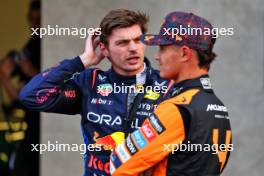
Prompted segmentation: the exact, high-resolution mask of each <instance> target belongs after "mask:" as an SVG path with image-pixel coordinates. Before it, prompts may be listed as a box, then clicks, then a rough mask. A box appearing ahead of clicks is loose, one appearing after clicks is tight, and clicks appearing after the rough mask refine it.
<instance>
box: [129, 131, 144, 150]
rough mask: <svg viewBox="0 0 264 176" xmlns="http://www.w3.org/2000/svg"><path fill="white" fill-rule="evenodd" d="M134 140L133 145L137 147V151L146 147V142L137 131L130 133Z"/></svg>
mask: <svg viewBox="0 0 264 176" xmlns="http://www.w3.org/2000/svg"><path fill="white" fill-rule="evenodd" d="M132 136H133V138H134V141H135V144H136V145H137V146H138V148H139V149H142V148H144V147H145V146H146V145H147V141H146V140H145V139H144V137H143V135H142V134H141V133H140V131H139V130H136V131H134V132H133V133H132Z"/></svg>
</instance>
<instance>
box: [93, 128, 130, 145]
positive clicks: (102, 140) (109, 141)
mask: <svg viewBox="0 0 264 176" xmlns="http://www.w3.org/2000/svg"><path fill="white" fill-rule="evenodd" d="M93 139H94V141H95V144H93V145H94V147H95V146H98V145H100V146H101V147H102V148H103V149H104V150H112V149H114V148H115V147H116V145H118V144H120V143H122V142H123V141H124V140H125V133H123V132H119V131H118V132H114V133H112V134H110V135H107V136H104V137H99V133H97V132H96V131H95V132H94V138H93Z"/></svg>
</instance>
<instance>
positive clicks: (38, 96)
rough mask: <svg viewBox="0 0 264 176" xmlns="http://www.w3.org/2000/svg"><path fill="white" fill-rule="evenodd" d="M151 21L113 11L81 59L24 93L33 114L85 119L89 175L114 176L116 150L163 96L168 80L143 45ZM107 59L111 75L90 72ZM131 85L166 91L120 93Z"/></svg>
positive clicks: (43, 75)
mask: <svg viewBox="0 0 264 176" xmlns="http://www.w3.org/2000/svg"><path fill="white" fill-rule="evenodd" d="M147 22H148V18H147V16H146V15H145V14H142V13H140V12H134V11H131V10H125V9H119V10H113V11H110V12H109V13H108V14H107V15H106V16H105V17H104V19H103V20H102V22H101V24H100V27H101V33H102V34H101V35H100V38H101V39H100V40H98V39H96V38H97V36H96V35H93V36H92V35H89V36H88V38H87V40H86V45H85V50H84V52H83V53H82V54H81V55H80V56H77V57H76V58H74V59H71V60H64V61H62V62H60V64H59V65H58V66H56V67H53V68H51V69H49V70H47V71H44V72H42V73H41V74H39V75H37V76H36V77H34V78H33V79H32V80H31V81H30V83H29V84H28V85H26V86H25V87H24V89H23V90H22V91H21V93H20V99H21V101H22V103H23V104H24V105H25V106H26V107H28V108H30V109H33V110H37V111H45V112H56V113H63V114H78V113H80V114H81V115H82V120H81V124H82V133H83V138H84V141H85V143H86V145H87V151H86V154H85V156H84V160H85V163H84V165H85V176H88V175H98V176H99V175H104V176H107V175H110V171H109V160H110V158H109V157H110V153H111V152H110V150H111V149H113V148H114V146H115V145H116V144H118V143H120V142H121V141H122V140H124V136H125V135H126V134H128V133H129V132H133V131H134V130H135V129H136V128H137V127H138V126H139V125H141V124H142V123H143V121H144V119H145V118H146V117H147V116H149V114H150V113H151V112H152V111H153V110H154V109H155V108H156V105H157V104H158V103H159V102H160V101H161V98H162V97H163V95H162V94H163V93H164V90H165V89H164V87H165V88H166V85H167V83H168V81H165V80H163V79H161V78H160V77H159V73H158V71H156V70H154V69H153V68H152V67H151V65H150V63H149V61H148V60H147V59H146V58H145V59H144V51H145V45H144V44H143V43H141V41H140V36H141V35H142V34H143V33H145V32H146V26H147ZM97 47H99V53H96V51H95V49H96V48H97ZM104 57H106V58H108V59H109V61H110V62H111V66H112V67H111V68H110V69H109V70H108V71H101V70H99V69H95V68H90V67H91V66H94V65H97V64H98V63H99V62H100V61H101V60H102V59H103V58H104ZM125 86H128V87H129V86H130V87H131V86H132V87H135V88H136V90H138V91H140V90H142V89H141V88H143V90H144V88H145V87H156V88H157V87H158V88H161V91H158V92H155V90H146V91H145V92H143V93H140V92H137V91H134V92H126V91H121V92H120V90H121V89H120V88H123V87H125ZM117 87H118V88H119V92H115V91H118V90H117V89H115V88H117ZM122 90H124V89H122Z"/></svg>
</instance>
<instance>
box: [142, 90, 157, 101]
mask: <svg viewBox="0 0 264 176" xmlns="http://www.w3.org/2000/svg"><path fill="white" fill-rule="evenodd" d="M159 97H160V94H158V93H155V92H153V91H152V90H148V91H147V92H146V95H145V96H144V98H147V99H150V100H157V99H158V98H159Z"/></svg>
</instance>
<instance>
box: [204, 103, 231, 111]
mask: <svg viewBox="0 0 264 176" xmlns="http://www.w3.org/2000/svg"><path fill="white" fill-rule="evenodd" d="M206 111H223V112H227V108H226V107H225V106H223V105H217V104H208V105H207V108H206Z"/></svg>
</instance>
